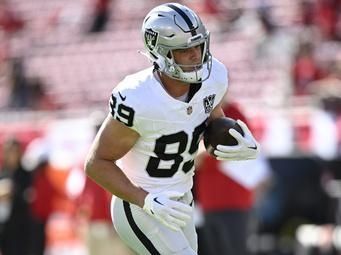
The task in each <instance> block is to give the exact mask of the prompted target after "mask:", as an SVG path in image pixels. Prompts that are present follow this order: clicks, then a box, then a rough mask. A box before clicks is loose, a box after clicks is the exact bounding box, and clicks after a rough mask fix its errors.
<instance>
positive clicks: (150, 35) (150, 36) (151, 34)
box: [144, 28, 159, 50]
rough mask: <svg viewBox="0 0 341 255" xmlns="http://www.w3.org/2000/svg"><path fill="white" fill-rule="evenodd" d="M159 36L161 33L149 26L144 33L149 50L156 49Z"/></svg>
mask: <svg viewBox="0 0 341 255" xmlns="http://www.w3.org/2000/svg"><path fill="white" fill-rule="evenodd" d="M158 38H159V33H158V32H155V31H154V30H152V29H151V28H148V29H147V30H146V31H145V33H144V41H145V43H146V46H147V47H148V49H149V50H154V47H155V45H156V43H157V39H158Z"/></svg>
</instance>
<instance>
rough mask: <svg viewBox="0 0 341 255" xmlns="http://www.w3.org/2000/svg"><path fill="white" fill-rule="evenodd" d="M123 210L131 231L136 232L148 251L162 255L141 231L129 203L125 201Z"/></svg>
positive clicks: (155, 254) (154, 254)
mask: <svg viewBox="0 0 341 255" xmlns="http://www.w3.org/2000/svg"><path fill="white" fill-rule="evenodd" d="M123 208H124V212H125V214H126V216H127V220H128V222H129V225H130V227H131V229H132V230H133V231H134V233H135V235H136V236H137V238H138V239H139V240H140V242H141V243H142V244H143V245H144V247H146V249H147V250H148V251H149V252H150V254H152V255H160V253H159V252H158V251H157V249H156V248H155V246H154V245H153V243H152V242H151V241H150V240H149V239H148V237H147V236H146V235H145V234H144V233H143V232H142V231H141V229H140V228H139V227H138V226H137V225H136V222H135V220H134V218H133V214H132V213H131V209H130V204H129V203H128V202H127V201H123Z"/></svg>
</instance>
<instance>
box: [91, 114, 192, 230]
mask: <svg viewBox="0 0 341 255" xmlns="http://www.w3.org/2000/svg"><path fill="white" fill-rule="evenodd" d="M139 137H140V136H139V134H138V133H137V132H136V131H134V130H132V129H130V128H128V127H127V126H125V125H124V124H122V123H121V122H119V121H117V120H114V119H113V118H112V117H111V116H110V115H109V116H108V117H107V118H106V120H105V121H104V123H103V125H102V127H101V129H100V130H99V132H98V134H97V136H96V138H95V140H94V142H93V144H92V146H91V148H90V151H89V154H88V157H87V160H86V163H85V171H86V174H87V175H88V176H89V177H90V178H92V179H93V180H94V181H95V182H97V183H98V184H99V185H100V186H102V187H103V188H105V189H106V190H108V191H109V192H111V193H112V194H114V195H116V196H117V197H120V198H121V199H123V200H125V201H128V202H130V203H133V204H136V205H138V206H140V207H142V208H143V209H144V210H145V211H146V212H147V213H148V214H150V215H151V216H153V217H155V218H156V219H158V220H159V221H160V222H161V223H163V224H164V225H166V226H167V227H169V228H171V229H173V230H180V228H181V227H184V226H185V225H186V221H188V220H189V219H190V215H189V214H190V213H191V211H192V208H191V207H190V206H189V205H186V204H184V203H181V202H178V201H176V200H177V198H179V197H181V196H182V195H183V194H180V193H178V192H173V191H168V192H164V193H162V194H152V193H148V192H146V191H145V190H143V189H142V188H140V187H137V186H135V185H134V184H133V183H131V182H130V180H129V179H128V178H127V177H126V176H125V174H124V173H123V171H122V170H121V169H120V168H119V167H118V166H117V165H116V161H117V160H118V159H120V158H121V157H123V156H124V155H125V154H126V153H127V152H128V151H129V150H130V149H131V148H132V147H133V146H134V144H135V143H136V141H137V140H138V139H139Z"/></svg>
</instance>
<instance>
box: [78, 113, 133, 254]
mask: <svg viewBox="0 0 341 255" xmlns="http://www.w3.org/2000/svg"><path fill="white" fill-rule="evenodd" d="M90 117H91V119H92V122H93V124H94V126H95V130H94V131H95V132H94V134H96V133H97V131H98V130H99V128H100V126H101V123H102V122H103V120H104V118H105V115H104V113H102V112H94V113H93V114H92V115H91V116H90ZM111 197H112V194H110V193H109V192H107V191H106V190H105V189H103V188H102V187H100V186H99V185H97V184H96V183H95V182H94V181H92V180H91V179H90V178H86V182H85V186H84V189H83V191H82V193H81V195H80V196H79V197H78V199H77V211H78V212H77V214H78V216H79V218H80V221H81V222H83V224H87V229H86V230H85V233H86V234H85V239H86V245H87V248H88V252H89V255H97V254H101V255H111V254H119V255H128V254H131V252H130V251H129V249H128V248H127V247H126V246H125V244H123V242H122V241H121V239H120V238H119V237H118V235H117V234H116V232H115V231H113V230H114V229H113V227H112V221H111V215H110V201H111Z"/></svg>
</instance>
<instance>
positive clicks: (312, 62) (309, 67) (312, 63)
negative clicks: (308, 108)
mask: <svg viewBox="0 0 341 255" xmlns="http://www.w3.org/2000/svg"><path fill="white" fill-rule="evenodd" d="M321 75H322V71H321V70H320V69H319V67H318V64H317V62H316V59H315V57H314V45H313V43H311V42H302V43H301V44H300V45H299V47H298V50H297V54H296V57H295V62H294V65H293V83H294V93H295V95H307V94H308V93H309V88H308V86H309V85H310V84H311V82H313V81H315V80H317V79H319V78H320V77H321Z"/></svg>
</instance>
